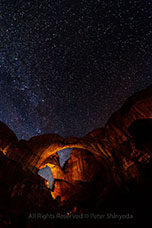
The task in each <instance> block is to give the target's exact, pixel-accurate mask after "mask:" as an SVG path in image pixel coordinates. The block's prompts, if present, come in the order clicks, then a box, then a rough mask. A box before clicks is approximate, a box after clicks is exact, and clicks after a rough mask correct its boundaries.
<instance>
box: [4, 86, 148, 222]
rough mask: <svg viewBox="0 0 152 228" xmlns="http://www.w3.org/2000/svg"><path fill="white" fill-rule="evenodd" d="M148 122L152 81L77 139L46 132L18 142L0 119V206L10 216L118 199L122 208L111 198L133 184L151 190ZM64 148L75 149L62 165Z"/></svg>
mask: <svg viewBox="0 0 152 228" xmlns="http://www.w3.org/2000/svg"><path fill="white" fill-rule="evenodd" d="M140 119H141V120H140ZM146 119H147V120H146ZM151 121H152V86H150V87H148V88H147V89H145V90H143V91H141V92H138V93H136V94H134V95H133V96H132V97H130V98H129V99H128V100H127V101H126V102H125V104H124V105H123V106H122V108H121V109H120V110H118V111H117V112H116V113H114V114H113V115H112V116H111V118H110V119H109V121H108V122H107V124H106V126H105V128H100V129H96V130H94V131H92V132H90V133H89V134H88V135H86V136H84V137H82V138H66V139H65V138H62V137H60V136H58V135H55V134H46V135H42V136H36V137H33V138H31V139H30V140H29V141H26V140H20V141H18V139H17V137H16V136H15V134H14V133H13V132H12V131H11V130H10V129H9V128H8V127H7V126H6V125H5V124H3V123H1V122H0V150H1V152H0V153H1V154H0V167H1V170H0V183H1V187H0V200H1V202H3V203H0V207H1V208H0V209H1V211H2V212H3V211H6V210H8V208H11V209H10V210H8V211H9V212H8V214H11V213H14V216H15V211H17V212H18V213H19V214H23V213H24V212H27V211H29V210H30V208H33V210H34V209H35V210H36V209H43V210H51V211H52V212H55V210H56V209H55V208H57V209H58V210H59V209H61V210H65V211H66V210H67V208H68V210H69V208H70V209H71V210H72V209H73V208H79V209H80V210H81V209H83V210H91V209H95V210H97V211H102V210H104V208H107V207H108V205H109V207H110V208H111V206H112V205H115V207H116V208H117V204H118V207H119V208H121V206H122V205H121V202H120V201H119V200H118V201H117V203H113V201H114V199H115V198H117V199H119V198H120V196H122V197H123V196H124V194H132V189H133V192H135V191H137V192H138V191H139V189H140V191H143V192H144V190H143V188H142V186H143V185H144V187H145V188H146V189H149V190H146V191H151V190H152V184H151V183H152V182H151V181H152V178H151V171H152V167H151V165H152V159H151V158H152V153H151V152H152V143H151V142H152V137H151V135H152V127H151V125H152V124H151ZM147 126H149V127H147ZM143 132H144V133H143ZM66 148H74V149H73V150H72V153H71V157H70V159H69V160H68V161H67V162H66V163H65V165H64V167H63V168H62V167H60V164H59V159H58V155H57V152H58V151H59V150H62V149H66ZM46 165H48V166H49V167H50V168H51V170H52V173H53V178H54V186H53V189H52V190H50V189H49V188H47V187H46V184H45V180H44V179H43V178H41V177H39V176H38V175H37V173H38V171H39V170H40V169H41V168H42V167H45V166H46ZM138 186H139V187H138ZM141 194H142V193H141ZM51 195H52V196H51ZM136 195H137V196H138V194H136ZM90 196H91V198H90ZM125 196H126V195H125ZM52 197H53V198H52ZM134 197H135V196H134ZM144 197H146V194H145V193H144ZM135 198H136V197H135ZM27 199H28V200H27ZM130 199H131V201H132V202H133V203H132V202H130V204H129V207H130V208H131V207H133V205H135V204H136V202H135V200H134V198H133V197H131V196H130ZM137 201H138V200H137ZM149 201H150V200H149ZM29 202H30V203H29ZM131 203H132V204H131ZM10 205H11V206H10ZM126 205H128V202H126ZM21 206H22V208H25V211H24V210H21ZM112 208H113V207H112ZM114 209H115V208H114ZM2 218H3V216H2Z"/></svg>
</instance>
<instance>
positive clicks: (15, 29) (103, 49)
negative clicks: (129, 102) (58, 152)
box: [0, 0, 152, 139]
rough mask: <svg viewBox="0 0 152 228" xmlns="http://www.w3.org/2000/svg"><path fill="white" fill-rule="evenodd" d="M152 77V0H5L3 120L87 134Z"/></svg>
mask: <svg viewBox="0 0 152 228" xmlns="http://www.w3.org/2000/svg"><path fill="white" fill-rule="evenodd" d="M151 83H152V0H129V1H128V0H126V1H124V0H72V1H69V0H50V1H49V0H43V1H42V0H35V1H33V0H26V1H25V0H0V120H1V121H3V122H5V123H6V124H7V125H8V126H9V127H10V128H11V129H12V130H13V131H14V132H15V133H16V134H17V136H18V137H19V138H25V139H27V138H29V137H32V136H34V135H39V134H44V133H57V134H59V135H61V136H63V137H68V136H78V137H80V136H83V135H85V134H87V133H88V132H89V131H91V130H93V129H95V128H98V127H102V126H104V125H105V123H106V122H107V120H108V118H109V117H110V116H111V114H112V113H113V112H114V111H116V110H117V109H118V108H119V107H120V106H121V105H122V104H123V103H124V101H125V100H126V99H127V98H128V97H129V96H130V95H132V94H133V93H134V92H136V91H139V90H141V89H144V88H145V87H147V86H148V85H150V84H151Z"/></svg>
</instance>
